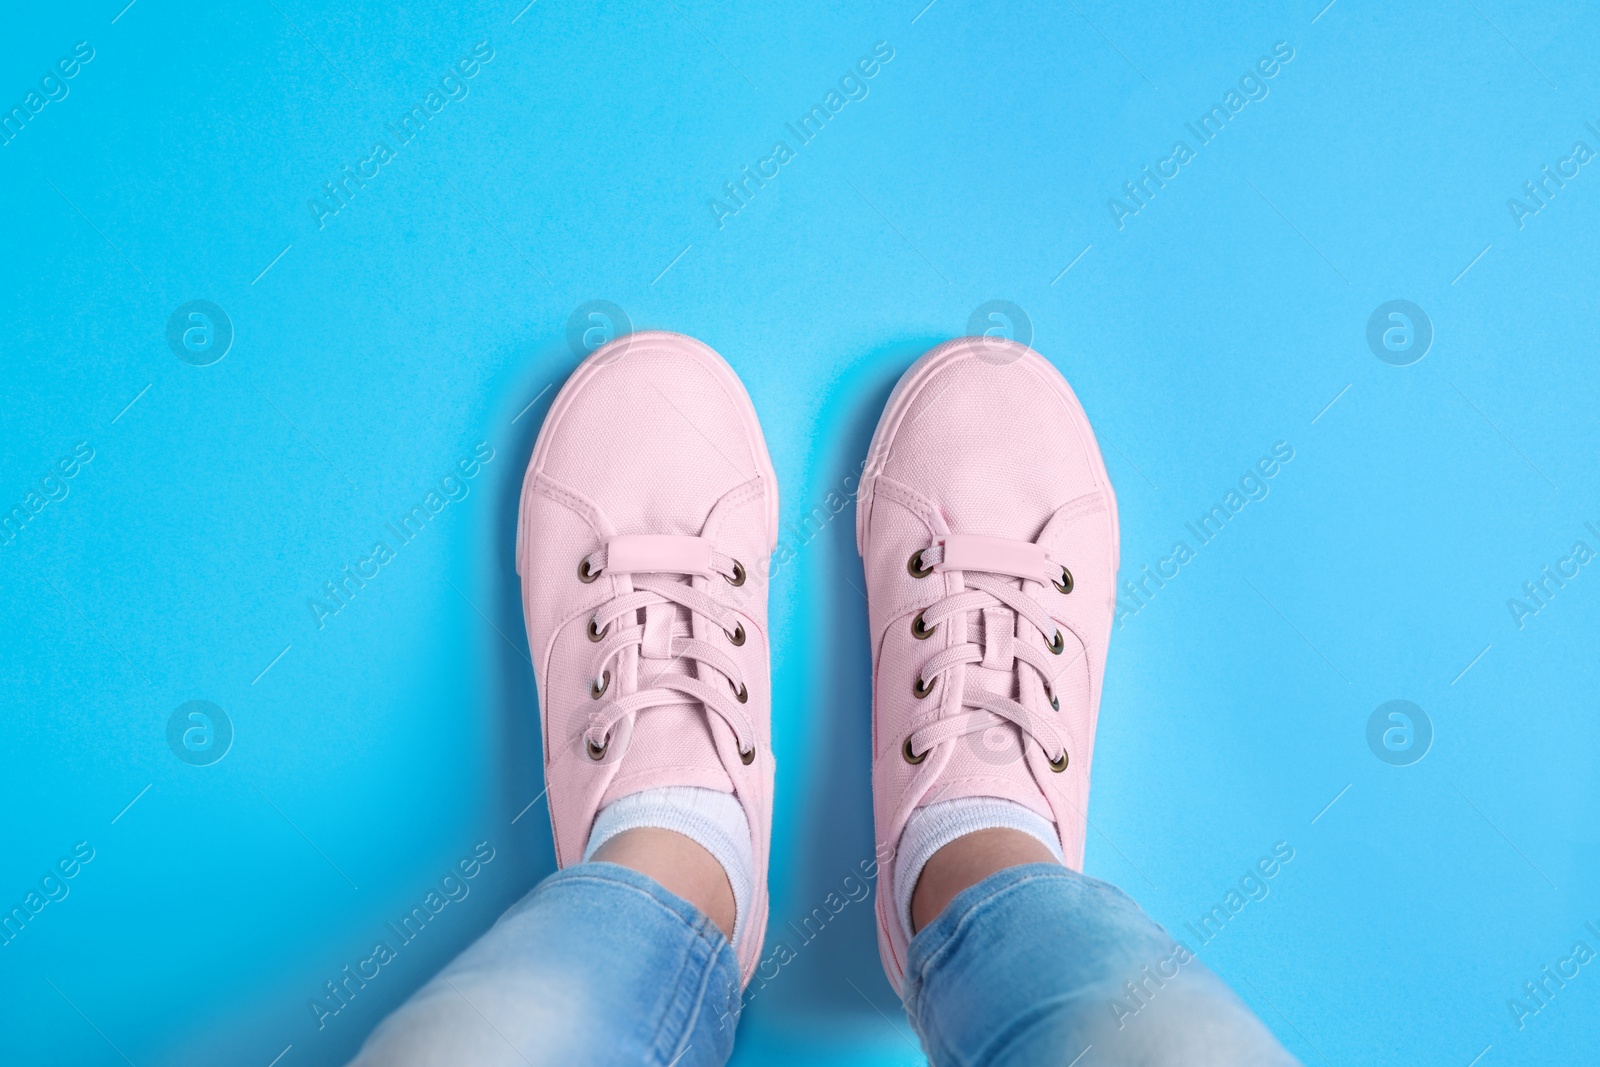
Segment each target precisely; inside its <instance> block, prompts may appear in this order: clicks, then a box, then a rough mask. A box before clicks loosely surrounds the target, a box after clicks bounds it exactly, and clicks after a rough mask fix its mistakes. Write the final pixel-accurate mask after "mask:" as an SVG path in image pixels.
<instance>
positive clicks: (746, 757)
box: [739, 745, 756, 767]
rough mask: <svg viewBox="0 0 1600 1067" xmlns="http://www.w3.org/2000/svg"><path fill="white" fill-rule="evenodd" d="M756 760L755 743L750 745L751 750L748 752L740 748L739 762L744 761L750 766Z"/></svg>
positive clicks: (743, 762)
mask: <svg viewBox="0 0 1600 1067" xmlns="http://www.w3.org/2000/svg"><path fill="white" fill-rule="evenodd" d="M755 761H756V747H755V746H754V745H751V746H750V751H748V752H746V751H745V750H744V749H742V748H741V749H740V750H739V762H740V763H742V764H744V765H745V766H746V767H748V766H750V764H752V763H754V762H755Z"/></svg>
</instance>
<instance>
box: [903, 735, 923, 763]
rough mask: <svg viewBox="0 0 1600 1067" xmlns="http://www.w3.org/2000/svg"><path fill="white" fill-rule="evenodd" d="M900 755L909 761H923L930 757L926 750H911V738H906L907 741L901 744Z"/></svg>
mask: <svg viewBox="0 0 1600 1067" xmlns="http://www.w3.org/2000/svg"><path fill="white" fill-rule="evenodd" d="M900 755H902V756H904V757H905V758H906V762H907V763H921V762H922V761H923V760H925V759H927V758H928V754H927V753H926V752H923V753H916V752H912V751H911V738H910V737H907V738H906V743H905V744H903V745H901V746H900Z"/></svg>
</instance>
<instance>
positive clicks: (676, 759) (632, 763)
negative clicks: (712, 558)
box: [600, 604, 733, 805]
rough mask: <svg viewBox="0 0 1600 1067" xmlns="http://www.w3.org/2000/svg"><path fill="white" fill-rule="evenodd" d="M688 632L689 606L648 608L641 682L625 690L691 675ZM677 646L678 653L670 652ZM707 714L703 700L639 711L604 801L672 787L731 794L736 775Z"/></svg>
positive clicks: (640, 672) (640, 659)
mask: <svg viewBox="0 0 1600 1067" xmlns="http://www.w3.org/2000/svg"><path fill="white" fill-rule="evenodd" d="M690 636H691V630H690V625H689V612H688V609H686V608H682V607H680V606H678V605H677V604H652V605H650V606H649V607H647V608H645V609H644V641H643V643H642V645H641V646H640V650H639V651H640V655H639V659H638V674H637V681H636V682H635V684H634V686H633V687H632V688H631V689H629V690H627V692H637V691H638V690H640V689H650V688H654V687H655V686H657V685H659V684H660V680H661V679H662V677H663V676H665V675H669V674H678V675H687V674H690V673H692V671H693V669H694V668H693V664H694V660H692V659H690V658H689V657H687V656H684V655H681V650H682V648H683V642H684V641H686V640H688V639H689V637H690ZM674 647H676V648H677V649H678V650H679V652H680V654H678V655H672V654H671V650H672V649H673V648H674ZM707 714H708V713H707V712H706V710H705V709H704V707H702V706H701V704H700V702H699V701H697V700H689V699H687V698H684V699H683V700H682V701H681V702H674V703H671V704H663V705H659V706H656V707H649V708H645V709H644V710H643V711H641V712H639V713H638V715H636V716H635V717H634V722H633V734H632V736H631V737H630V738H629V741H628V751H627V755H626V756H625V758H624V759H623V761H622V767H621V768H620V770H619V771H618V774H617V776H616V777H615V778H614V779H612V781H611V785H610V787H609V788H607V790H606V793H605V795H604V796H603V797H602V798H601V801H600V802H601V804H602V805H605V804H609V803H611V802H612V801H613V800H616V799H618V798H619V797H624V796H627V795H629V794H630V793H637V792H640V791H641V790H645V789H655V788H658V787H661V786H668V785H692V786H700V787H701V788H704V789H714V790H716V791H718V792H721V793H731V792H733V779H731V778H729V777H728V772H727V771H726V770H724V769H723V766H722V759H721V757H720V756H719V755H718V754H717V747H716V742H715V740H714V739H713V738H712V735H711V727H710V725H709V724H708V723H707V721H706V716H707Z"/></svg>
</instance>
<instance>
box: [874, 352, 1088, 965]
mask: <svg viewBox="0 0 1600 1067" xmlns="http://www.w3.org/2000/svg"><path fill="white" fill-rule="evenodd" d="M856 543H857V547H858V548H859V549H860V551H861V555H862V560H863V564H864V567H865V571H866V579H867V600H868V613H869V616H870V620H869V621H870V631H869V632H870V634H871V638H872V666H873V671H872V675H873V677H872V686H873V697H872V703H873V731H872V732H873V753H872V784H873V805H874V816H875V823H876V834H877V840H878V843H879V850H880V854H882V853H883V852H884V851H885V849H886V848H894V847H896V846H897V845H898V843H899V840H900V834H901V831H902V830H903V829H904V828H905V824H906V822H907V820H908V819H909V818H910V816H911V813H912V812H913V811H914V810H915V809H916V808H918V807H921V806H923V805H926V804H930V803H933V802H934V801H937V800H951V799H955V798H958V797H967V796H994V797H1002V798H1005V799H1007V800H1012V801H1015V802H1016V803H1018V804H1022V805H1024V806H1026V807H1028V808H1030V809H1032V810H1033V811H1035V812H1038V813H1039V814H1040V815H1042V816H1044V817H1045V818H1046V819H1049V820H1051V821H1052V822H1054V824H1055V826H1056V831H1057V833H1058V834H1059V837H1060V843H1061V850H1062V854H1063V855H1064V856H1065V857H1066V860H1067V863H1068V864H1069V865H1070V866H1072V867H1074V868H1075V869H1081V867H1082V864H1083V846H1084V833H1085V826H1086V819H1087V815H1086V812H1087V806H1088V801H1089V767H1090V762H1091V757H1092V755H1093V749H1094V728H1095V718H1096V715H1097V712H1098V709H1099V705H1100V688H1101V682H1102V679H1103V676H1104V671H1105V662H1106V649H1107V646H1108V644H1109V642H1110V637H1111V623H1112V617H1113V615H1112V613H1113V607H1114V603H1115V599H1116V585H1115V583H1116V573H1117V562H1118V548H1117V505H1116V498H1115V497H1114V496H1113V494H1112V490H1111V482H1110V479H1109V478H1108V477H1107V476H1106V470H1105V464H1104V462H1103V461H1102V459H1101V457H1100V450H1099V447H1098V446H1097V445H1096V443H1095V438H1094V433H1093V431H1092V430H1091V429H1090V427H1089V423H1088V420H1087V419H1086V418H1085V417H1084V414H1083V409H1082V407H1080V406H1079V404H1078V400H1077V397H1076V396H1074V395H1073V392H1072V390H1071V388H1070V387H1069V386H1068V385H1067V383H1066V380H1065V379H1063V378H1062V377H1061V374H1060V373H1059V372H1058V371H1057V370H1056V369H1055V368H1054V367H1053V366H1051V365H1050V363H1049V362H1048V361H1046V360H1045V359H1044V357H1042V356H1040V355H1039V354H1038V353H1037V352H1034V351H1033V350H1032V349H1029V348H1027V347H1025V346H1023V345H1018V344H1014V343H1012V342H1008V341H1000V340H996V339H993V338H984V337H977V338H973V337H968V338H962V339H960V340H956V341H951V342H949V343H948V344H944V345H941V346H939V347H938V348H935V349H934V350H933V351H931V352H929V353H927V354H926V355H924V356H923V357H922V358H921V359H919V360H918V361H917V362H916V363H915V364H913V365H912V367H911V368H910V369H909V370H908V371H907V372H906V373H905V375H904V376H903V377H902V378H901V379H900V383H899V385H897V386H896V387H895V390H894V393H893V394H892V395H891V396H890V398H889V403H888V406H887V407H886V408H885V410H884V413H883V416H882V418H881V419H880V420H879V423H878V429H877V432H876V434H875V435H874V437H873V441H872V447H871V451H870V452H869V454H868V457H867V465H866V469H865V471H864V473H863V475H862V481H861V492H860V495H859V497H858V500H857V514H856ZM1056 705H1059V708H1058V707H1057V706H1056ZM893 877H894V864H893V863H892V862H888V863H883V864H881V865H880V867H879V878H878V889H877V906H878V942H879V950H880V952H881V955H882V957H883V964H884V969H885V971H887V972H888V975H889V979H890V981H891V982H892V983H893V984H894V986H895V988H896V989H899V988H900V986H901V982H902V979H903V976H904V968H905V959H906V950H907V939H906V935H905V932H904V930H903V928H902V923H901V921H900V920H899V918H898V916H897V915H896V912H895V905H894V900H895V887H894V885H893Z"/></svg>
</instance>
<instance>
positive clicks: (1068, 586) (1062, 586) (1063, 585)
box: [1050, 567, 1072, 593]
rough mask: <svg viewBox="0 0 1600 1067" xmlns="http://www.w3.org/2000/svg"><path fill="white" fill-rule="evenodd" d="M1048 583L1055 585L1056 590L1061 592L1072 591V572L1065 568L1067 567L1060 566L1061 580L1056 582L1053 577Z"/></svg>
mask: <svg viewBox="0 0 1600 1067" xmlns="http://www.w3.org/2000/svg"><path fill="white" fill-rule="evenodd" d="M1050 584H1051V585H1053V586H1055V587H1056V590H1057V591H1058V592H1062V593H1070V592H1072V572H1071V571H1069V570H1067V568H1065V567H1062V568H1061V581H1059V582H1058V581H1056V580H1055V579H1053V578H1052V579H1051V580H1050Z"/></svg>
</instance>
